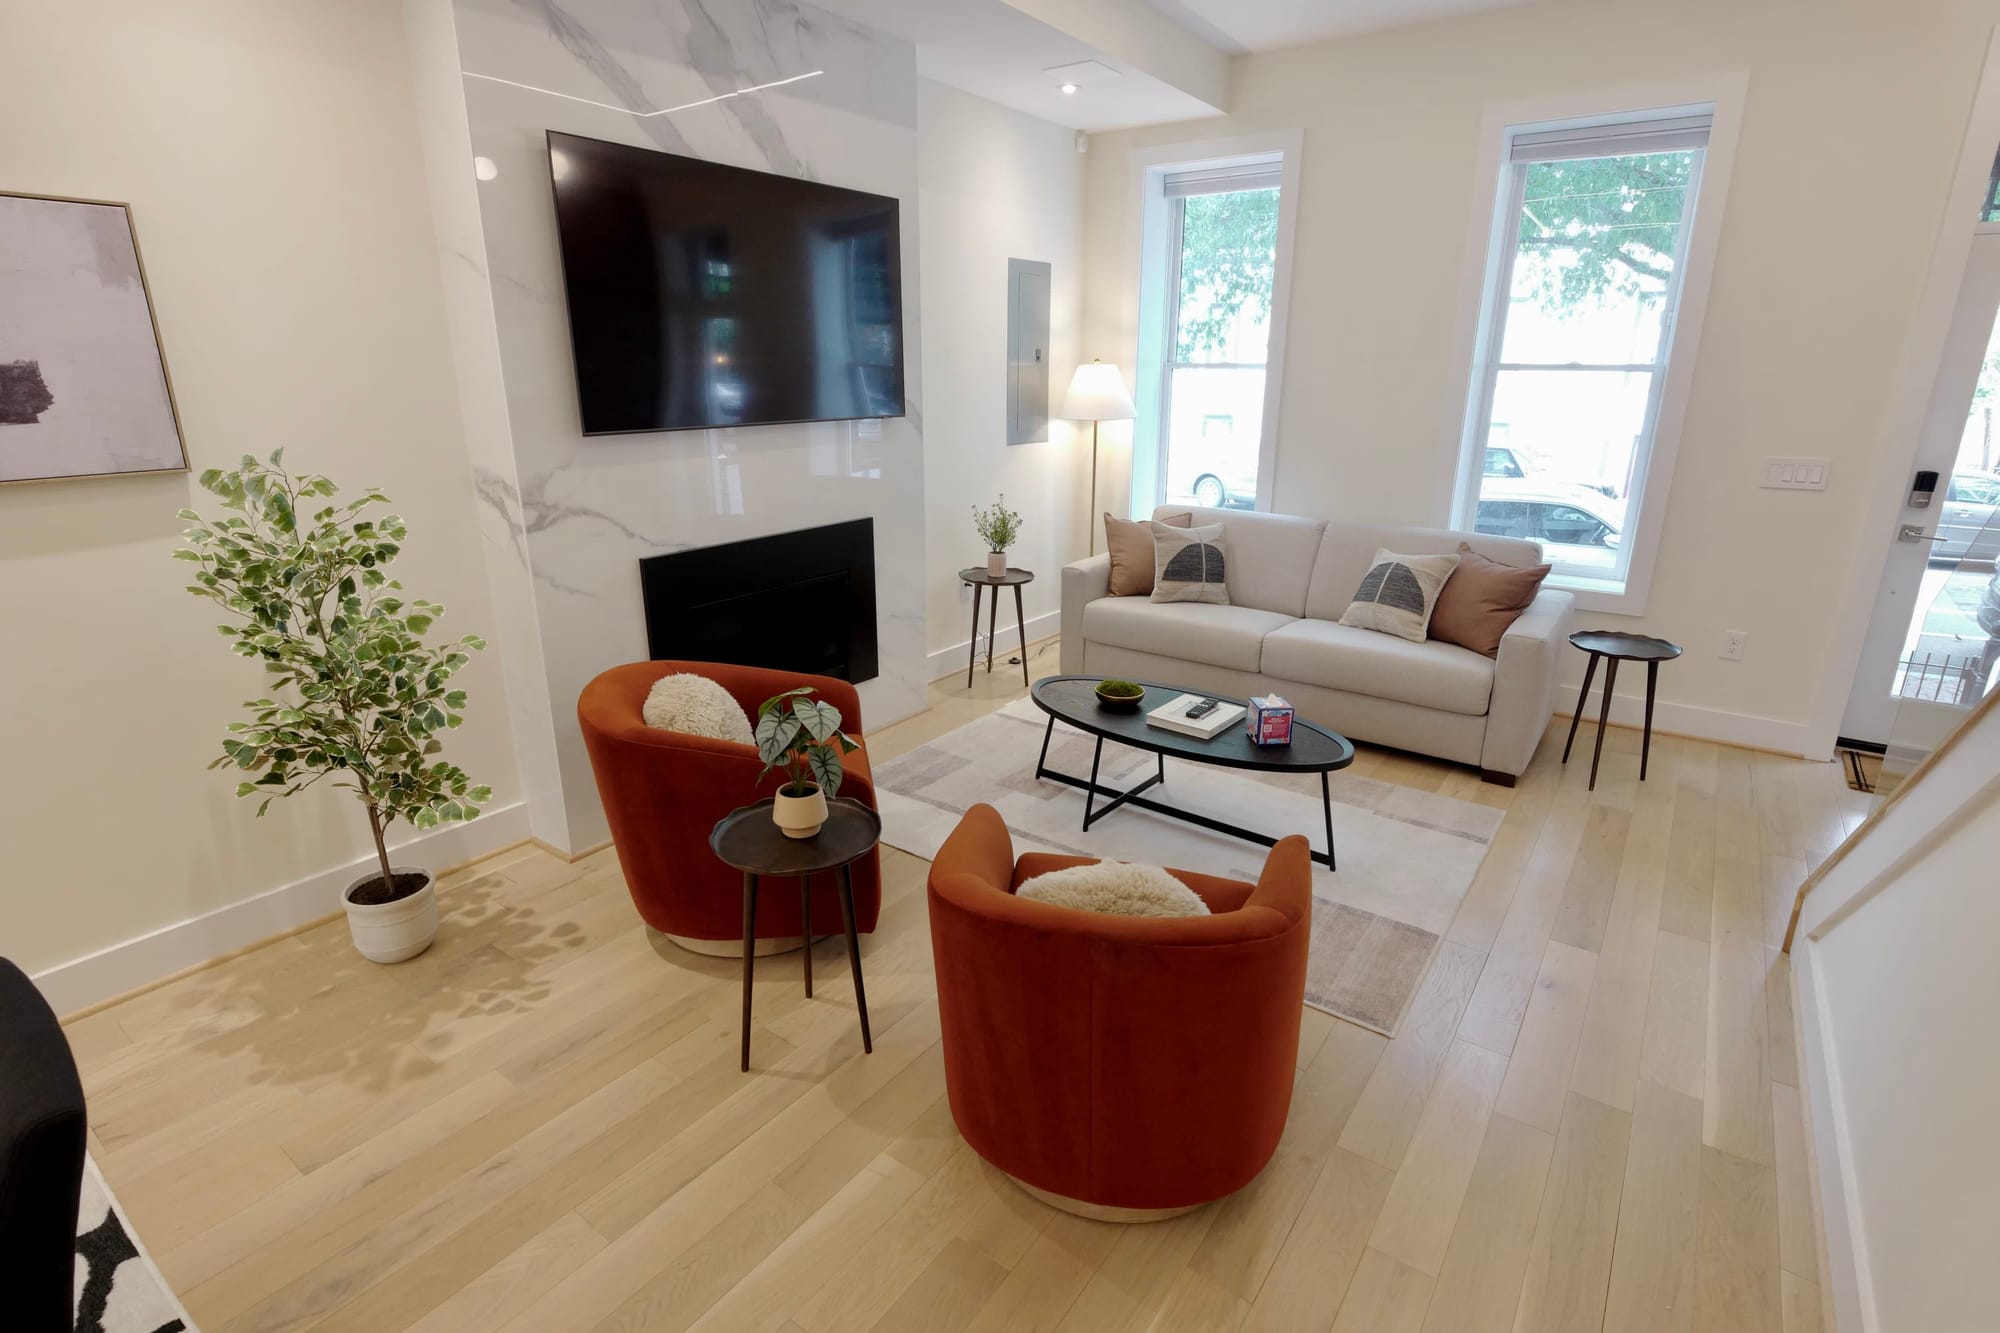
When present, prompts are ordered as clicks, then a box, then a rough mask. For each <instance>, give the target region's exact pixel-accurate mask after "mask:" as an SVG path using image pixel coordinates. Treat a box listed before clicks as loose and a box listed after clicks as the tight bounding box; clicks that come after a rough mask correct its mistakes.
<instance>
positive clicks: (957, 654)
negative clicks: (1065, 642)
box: [924, 611, 1062, 680]
mask: <svg viewBox="0 0 2000 1333" xmlns="http://www.w3.org/2000/svg"><path fill="white" fill-rule="evenodd" d="M1061 628H1062V612H1061V611H1047V612H1044V613H1043V614H1041V615H1039V616H1029V617H1028V642H1029V643H1039V642H1041V641H1042V640H1043V639H1046V638H1048V637H1049V636H1050V635H1051V634H1054V633H1055V632H1056V631H1057V630H1059V629H1061ZM1020 646H1021V636H1020V633H1019V631H1018V630H1016V628H1015V627H1014V626H1013V625H998V626H995V627H994V630H993V669H994V670H995V671H998V670H999V669H1000V657H1001V654H1003V653H1011V652H1013V651H1014V650H1015V649H1016V648H1019V647H1020ZM979 648H980V653H979V669H980V670H981V671H984V670H985V669H986V651H985V650H986V635H985V634H984V633H981V634H980V636H979ZM971 651H972V640H970V639H961V640H960V641H959V642H957V643H955V644H953V645H952V646H951V647H949V648H940V649H938V650H937V651H936V652H934V653H932V654H931V655H930V656H929V657H927V658H925V659H924V661H925V665H927V666H928V667H929V668H930V679H932V680H943V679H944V678H945V677H946V676H949V675H952V674H953V673H957V674H959V675H963V674H964V673H965V660H966V655H967V654H968V653H970V652H971Z"/></svg>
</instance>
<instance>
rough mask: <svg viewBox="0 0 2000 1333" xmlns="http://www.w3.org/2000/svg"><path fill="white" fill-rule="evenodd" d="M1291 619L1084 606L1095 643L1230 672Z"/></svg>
mask: <svg viewBox="0 0 2000 1333" xmlns="http://www.w3.org/2000/svg"><path fill="white" fill-rule="evenodd" d="M1291 623H1292V617H1290V616H1284V615H1279V614H1278V613H1277V612H1275V611H1260V610H1258V609H1257V608H1256V607H1254V606H1213V605H1210V604H1208V603H1206V602H1155V601H1153V600H1151V599H1150V598H1146V597H1100V598H1098V599H1097V600H1096V601H1094V602H1091V603H1090V604H1089V605H1087V606H1086V607H1084V609H1083V637H1084V638H1085V639H1086V640H1088V641H1089V642H1091V643H1101V644H1106V645H1108V646H1110V647H1113V648H1129V649H1131V650H1132V651H1134V652H1140V653H1153V654H1155V655H1157V656H1160V657H1177V658H1180V659H1182V660H1183V661H1188V662H1205V663H1207V664H1208V665H1209V666H1219V667H1226V668H1228V669H1229V670H1231V671H1255V670H1257V664H1258V662H1259V661H1260V660H1261V658H1262V655H1263V650H1264V636H1265V635H1266V634H1269V633H1270V632H1271V631H1272V630H1274V629H1278V628H1280V627H1281V626H1284V625H1289V624H1291ZM1481 660H1484V659H1481Z"/></svg>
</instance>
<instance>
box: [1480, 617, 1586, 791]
mask: <svg viewBox="0 0 2000 1333" xmlns="http://www.w3.org/2000/svg"><path fill="white" fill-rule="evenodd" d="M1575 619H1576V598H1574V597H1572V596H1571V595H1570V594H1569V593H1566V592H1563V591H1561V590H1560V589H1557V588H1544V589H1542V591H1541V592H1540V593H1539V594H1538V595H1537V596H1536V597H1535V600H1534V602H1533V604H1531V605H1530V606H1529V607H1528V609H1527V610H1526V611H1524V612H1522V613H1521V617H1520V619H1518V620H1516V621H1515V622H1514V623H1513V624H1512V625H1510V626H1508V627H1507V632H1506V633H1505V634H1503V635H1501V636H1500V655H1499V657H1498V658H1497V659H1496V660H1495V661H1494V663H1493V698H1492V701H1491V702H1490V703H1488V704H1487V706H1486V740H1485V743H1484V744H1483V745H1482V746H1481V747H1480V756H1479V766H1480V767H1481V768H1482V769H1485V770H1486V771H1487V772H1489V773H1506V774H1509V775H1512V776H1519V775H1520V774H1521V773H1522V772H1523V771H1524V770H1525V769H1526V768H1527V767H1528V761H1529V760H1530V759H1532V758H1533V757H1534V754H1535V747H1536V746H1537V745H1540V744H1541V741H1542V733H1543V732H1545V731H1547V730H1548V728H1549V718H1550V717H1551V716H1553V715H1554V713H1555V702H1556V678H1557V677H1558V676H1559V675H1560V674H1561V671H1562V654H1563V650H1564V649H1565V648H1567V647H1568V646H1569V635H1570V630H1571V629H1572V628H1573V627H1574V623H1575Z"/></svg>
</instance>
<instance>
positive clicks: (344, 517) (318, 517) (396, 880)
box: [174, 449, 493, 963]
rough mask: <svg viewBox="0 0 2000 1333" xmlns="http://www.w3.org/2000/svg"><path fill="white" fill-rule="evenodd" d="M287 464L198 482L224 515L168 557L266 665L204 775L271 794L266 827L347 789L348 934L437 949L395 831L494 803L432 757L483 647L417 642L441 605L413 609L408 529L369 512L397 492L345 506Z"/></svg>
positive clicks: (228, 633)
mask: <svg viewBox="0 0 2000 1333" xmlns="http://www.w3.org/2000/svg"><path fill="white" fill-rule="evenodd" d="M283 458H284V450H282V449H280V450H278V451H277V452H275V453H273V454H272V455H271V457H270V459H269V461H267V462H259V461H258V460H257V459H255V458H252V457H251V456H250V455H248V454H245V455H244V456H243V462H242V464H241V466H239V467H237V468H235V469H233V470H231V471H227V472H224V471H221V470H219V469H216V468H210V469H209V470H208V471H206V472H204V473H202V474H201V484H202V486H203V487H205V488H206V489H207V490H208V491H210V492H211V493H212V494H214V495H215V496H217V497H218V498H219V499H220V500H221V501H222V507H223V508H224V510H226V511H228V512H227V513H226V514H224V515H223V516H222V517H220V518H215V519H205V518H203V517H202V516H201V515H200V514H197V513H196V512H195V511H194V510H192V509H183V510H181V511H180V516H181V517H182V518H183V519H185V520H187V521H188V522H189V523H191V524H193V525H194V526H192V527H190V528H188V529H187V531H186V533H185V536H186V538H187V544H186V545H185V546H183V547H181V548H180V549H179V550H176V551H175V552H174V557H175V558H176V559H179V560H187V561H191V562H193V563H194V564H196V565H198V566H199V567H200V568H199V569H198V570H197V571H196V573H195V575H194V580H195V581H194V582H193V583H192V584H189V585H188V591H189V592H191V593H193V594H194V595H195V596H197V597H205V598H207V599H208V600H209V601H212V602H215V603H216V604H218V605H219V606H221V607H223V608H224V609H225V610H226V611H227V612H228V613H229V617H230V620H229V623H228V624H225V625H220V626H218V627H217V628H218V629H220V630H221V632H222V634H223V637H225V638H227V639H229V640H230V645H229V646H230V647H231V648H232V649H234V650H235V651H236V653H237V654H238V655H239V656H243V657H249V658H255V659H256V660H258V661H259V662H261V663H262V664H263V667H264V671H265V673H266V675H267V677H268V678H269V688H270V690H271V692H272V696H273V697H271V698H265V699H253V700H251V701H250V702H249V703H247V704H245V705H244V707H246V708H248V709H249V710H250V714H251V717H250V720H249V721H248V722H232V723H230V724H229V731H230V736H229V738H228V739H227V740H225V741H223V742H222V756H221V757H220V758H218V759H217V760H216V761H215V762H214V763H212V764H210V765H209V767H210V768H222V767H230V768H233V769H235V770H236V771H237V772H238V773H240V774H246V775H248V774H254V775H255V777H254V778H248V777H246V778H245V779H244V780H242V781H239V782H238V783H237V787H236V794H237V795H238V796H260V797H262V798H263V799H262V800H261V801H260V802H259V804H258V806H257V814H258V816H259V817H260V818H261V817H262V815H263V814H264V812H265V811H266V810H267V809H269V808H270V805H271V802H272V801H273V800H275V799H276V798H278V797H280V796H291V795H293V794H294V793H297V792H300V791H304V790H305V789H306V788H307V787H310V786H312V785H313V784H314V783H316V782H318V781H319V780H320V779H322V778H327V777H331V778H334V779H335V782H334V785H335V786H338V787H345V788H346V789H347V790H349V791H351V792H353V793H354V795H355V797H356V798H357V799H358V800H359V801H360V802H361V806H362V808H363V809H364V810H365V811H366V812H367V815H368V831H369V833H370V834H372V835H373V837H374V842H375V861H376V865H375V867H374V868H373V869H370V870H369V871H368V873H367V874H365V875H363V876H361V877H360V878H359V879H357V880H355V881H354V882H353V883H352V884H350V885H348V886H347V889H346V891H345V892H343V893H342V895H341V902H342V904H343V906H345V907H346V909H347V923H348V929H349V931H350V932H351V933H352V935H353V937H354V947H355V948H357V949H359V950H360V951H361V954H362V956H363V957H366V958H368V959H371V960H372V961H374V962H378V963H394V962H400V961H402V960H403V959H405V958H412V957H415V956H416V955H417V954H420V953H422V952H423V951H424V950H425V949H427V948H429V947H430V943H431V940H432V939H433V938H434V937H435V936H436V934H437V923H438V911H437V898H436V894H435V891H434V889H433V886H432V882H431V875H430V872H429V871H426V870H422V869H418V868H414V867H410V866H396V865H391V864H390V862H389V845H388V842H387V840H386V834H387V830H388V828H389V826H390V825H391V824H392V823H393V822H394V821H396V820H398V819H401V820H404V821H405V822H407V823H409V824H410V825H412V826H413V827H415V828H419V829H430V828H436V827H437V826H438V825H440V824H453V823H458V822H459V821H461V820H467V819H471V818H473V817H474V816H475V815H477V814H478V813H479V807H480V806H482V805H484V804H485V803H486V802H487V801H489V800H491V799H492V797H493V791H492V789H491V788H490V787H476V786H474V785H472V781H471V779H469V778H468V777H466V775H465V773H464V772H463V771H462V770H460V769H459V768H458V767H457V766H456V765H453V764H450V763H447V762H445V761H444V760H442V759H439V758H438V757H437V755H438V752H439V751H440V750H441V749H442V748H443V746H442V743H441V742H440V741H439V740H438V737H439V736H440V735H441V734H442V733H443V732H445V731H448V730H449V729H451V728H453V727H456V726H458V725H459V723H460V722H462V721H463V720H464V718H463V716H462V712H463V709H464V708H465V691H463V690H459V689H454V688H452V685H451V678H452V677H453V676H454V675H456V674H457V672H458V670H459V668H461V667H463V666H464V665H465V664H466V663H467V662H469V661H471V660H472V658H471V656H470V655H471V653H473V652H474V651H476V650H478V649H481V648H484V647H485V646H486V645H485V644H484V643H483V642H481V641H480V640H479V638H478V637H476V636H474V635H470V634H468V635H466V636H465V637H464V638H461V639H456V640H453V641H451V642H449V643H444V644H438V645H435V646H433V645H429V644H426V643H424V641H423V638H422V636H423V634H424V633H425V631H427V630H429V629H430V627H431V625H432V623H433V622H434V621H436V620H437V618H438V617H439V616H441V615H443V614H444V608H443V607H441V606H439V605H438V604H437V603H435V602H424V601H417V600H415V599H411V600H407V601H406V600H405V599H404V598H403V597H402V596H401V592H402V584H400V583H398V582H396V581H395V580H394V579H392V578H390V577H389V576H388V575H387V574H386V573H384V572H383V571H384V570H385V569H386V568H387V567H388V565H389V563H390V562H391V561H393V560H394V559H395V558H396V556H397V554H398V553H399V552H400V551H401V550H402V547H403V541H404V538H405V536H406V535H407V530H406V529H405V527H404V525H403V520H402V519H400V518H398V517H396V516H395V515H394V514H388V515H384V516H381V517H379V518H378V517H374V516H372V515H371V514H370V512H369V511H370V510H371V509H372V508H373V507H374V506H376V505H382V504H387V503H388V497H386V496H384V495H383V494H382V493H381V492H380V491H373V490H371V491H369V492H368V493H366V494H365V495H363V496H362V497H361V498H360V499H358V500H353V501H350V502H348V503H347V504H341V505H337V504H335V503H333V500H332V497H333V496H334V495H335V494H336V491H337V488H336V487H335V486H334V484H333V483H332V482H331V481H328V480H327V479H326V478H325V477H318V476H309V475H299V476H294V475H292V474H291V473H288V472H286V471H285V470H284V467H283Z"/></svg>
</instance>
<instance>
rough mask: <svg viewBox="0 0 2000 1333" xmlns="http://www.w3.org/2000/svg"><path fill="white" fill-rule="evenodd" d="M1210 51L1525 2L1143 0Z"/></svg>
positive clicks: (1290, 42) (1291, 42) (1269, 45)
mask: <svg viewBox="0 0 2000 1333" xmlns="http://www.w3.org/2000/svg"><path fill="white" fill-rule="evenodd" d="M1146 3H1147V4H1148V5H1150V6H1151V7H1152V8H1153V9H1155V10H1156V11H1158V12H1159V13H1161V14H1163V15H1165V16H1166V17H1167V18H1170V19H1172V20H1173V21H1174V22H1175V23H1177V24H1179V25H1180V26H1181V27H1182V28H1185V29H1186V30H1187V31H1188V32H1190V33H1193V34H1194V35H1195V36H1197V37H1199V38H1201V39H1202V40H1203V41H1205V42H1207V43H1208V44H1209V45H1211V46H1213V47H1215V48H1216V49H1218V50H1221V51H1228V52H1230V53H1232V54H1239V55H1240V54H1242V53H1243V52H1245V51H1269V50H1273V49H1275V48H1277V47H1280V46H1298V45H1299V44H1301V43H1303V42H1317V41H1320V40H1322V39H1324V38H1327V37H1337V36H1340V35H1342V34H1344V33H1353V32H1367V31H1370V30H1373V29H1377V28H1395V27H1401V26H1402V25H1404V24H1408V23H1424V22H1428V21H1429V20H1431V19H1440V18H1448V17H1450V16H1451V15H1453V14H1469V13H1471V12H1473V11H1474V10H1479V9H1498V8H1501V7H1502V6H1504V5H1512V4H1523V3H1527V0H1146Z"/></svg>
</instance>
